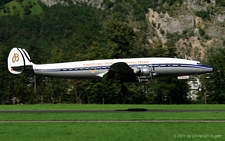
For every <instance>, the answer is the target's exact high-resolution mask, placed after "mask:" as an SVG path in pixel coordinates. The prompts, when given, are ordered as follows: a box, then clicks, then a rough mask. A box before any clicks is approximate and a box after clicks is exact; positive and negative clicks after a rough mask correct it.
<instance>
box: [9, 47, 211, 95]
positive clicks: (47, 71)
mask: <svg viewBox="0 0 225 141" xmlns="http://www.w3.org/2000/svg"><path fill="white" fill-rule="evenodd" d="M8 70H9V72H10V73H12V74H21V73H29V74H34V75H40V76H46V77H55V78H69V79H97V80H101V79H102V80H110V79H117V80H119V81H120V82H121V83H122V85H121V89H120V92H121V93H122V94H126V93H127V87H126V86H124V84H123V83H124V82H132V81H134V82H135V81H136V82H145V81H147V82H149V81H151V80H152V78H153V77H161V76H177V77H179V76H189V75H199V74H204V73H210V72H213V67H212V66H208V65H204V64H201V63H200V62H199V61H193V60H187V59H178V58H165V57H164V58H163V57H149V58H126V59H105V60H88V61H78V62H66V63H53V64H34V63H33V61H32V59H31V57H30V55H29V54H28V52H27V51H26V50H25V49H22V48H13V49H12V50H11V51H10V53H9V56H8Z"/></svg>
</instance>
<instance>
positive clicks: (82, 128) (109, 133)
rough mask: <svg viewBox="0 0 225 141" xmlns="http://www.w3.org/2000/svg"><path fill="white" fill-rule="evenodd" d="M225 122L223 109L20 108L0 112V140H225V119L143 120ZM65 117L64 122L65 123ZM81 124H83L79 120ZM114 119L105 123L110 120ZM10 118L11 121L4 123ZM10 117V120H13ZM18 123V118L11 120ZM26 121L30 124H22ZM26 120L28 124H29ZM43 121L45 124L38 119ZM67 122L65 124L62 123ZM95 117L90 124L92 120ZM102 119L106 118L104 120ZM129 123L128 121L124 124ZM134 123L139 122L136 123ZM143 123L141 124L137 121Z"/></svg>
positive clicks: (79, 106) (65, 105)
mask: <svg viewBox="0 0 225 141" xmlns="http://www.w3.org/2000/svg"><path fill="white" fill-rule="evenodd" d="M138 108H140V109H143V108H145V109H148V110H224V109H225V105H76V104H55V105H50V104H44V105H0V111H4V110H21V111H23V110H34V111H35V110H126V109H138ZM202 119H205V120H214V121H216V120H225V112H213V111H201V112H122V111H117V112H91V113H89V112H62V113H61V112H59V113H58V112H46V113H42V112H32V113H26V112H18V113H10V112H9V113H7V112H1V113H0V127H1V128H0V141H2V140H10V141H11V140H16V141H18V140H21V141H22V140H23V141H24V140H29V141H30V140H46V141H49V140H54V141H55V140H85V141H86V140H87V141H89V140H100V141H103V140H104V141H105V140H113V141H114V140H121V141H124V140H129V141H130V140H135V141H137V140H138V141H139V140H140V141H151V140H154V141H156V140H157V141H159V140H161V141H168V140H169V141H170V140H171V141H173V140H177V141H183V140H197V141H198V140H201V141H202V140H217V141H220V140H225V133H224V131H225V122H179V121H178V122H166V121H163V122H158V123H154V122H145V120H159V121H160V120H199V121H200V120H202ZM64 120H66V121H64ZM80 120H81V121H82V122H79V121H80ZM108 120H109V121H114V122H107V121H108ZM5 121H8V122H5ZM11 121H12V122H11ZM13 121H17V122H13ZM24 121H26V122H24ZM27 121H28V122H27ZM39 121H42V122H39ZM59 121H63V122H59ZM71 121H76V122H71ZM89 121H91V122H89ZM93 121H97V122H93ZM102 121H104V122H102ZM126 121H127V122H126ZM133 121H135V122H133ZM138 121H142V122H138Z"/></svg>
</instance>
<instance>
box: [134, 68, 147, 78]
mask: <svg viewBox="0 0 225 141" xmlns="http://www.w3.org/2000/svg"><path fill="white" fill-rule="evenodd" d="M133 70H134V74H136V75H137V76H149V75H151V68H150V67H147V66H146V67H136V68H133Z"/></svg>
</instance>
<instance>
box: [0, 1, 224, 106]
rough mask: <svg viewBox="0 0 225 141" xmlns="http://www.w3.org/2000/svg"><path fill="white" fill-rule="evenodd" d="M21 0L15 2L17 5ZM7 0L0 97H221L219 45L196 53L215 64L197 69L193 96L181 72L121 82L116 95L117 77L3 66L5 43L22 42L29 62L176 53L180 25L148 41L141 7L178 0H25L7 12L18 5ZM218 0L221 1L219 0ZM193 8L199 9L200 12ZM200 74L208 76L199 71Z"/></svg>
mask: <svg viewBox="0 0 225 141" xmlns="http://www.w3.org/2000/svg"><path fill="white" fill-rule="evenodd" d="M24 1H25V0H24ZM24 1H16V2H18V3H20V4H21V5H23V4H24V3H23V2H24ZM8 2H9V1H7V0H5V1H4V2H2V3H0V5H2V6H1V8H0V9H1V13H3V14H2V16H1V17H0V79H1V80H0V103H2V104H11V103H13V104H16V103H17V104H18V103H29V104H33V103H99V104H101V103H102V104H116V103H132V104H188V103H225V89H224V88H223V85H224V83H225V81H224V80H225V79H224V72H223V71H224V70H225V69H223V68H224V67H225V66H224V64H223V62H224V59H225V58H224V54H225V49H223V48H211V49H208V50H207V52H208V53H207V54H206V55H205V57H204V60H201V61H204V62H205V63H207V64H209V65H214V66H215V72H214V73H212V74H211V75H210V76H209V75H207V76H206V75H203V76H200V78H201V79H200V80H201V91H200V90H199V91H198V90H197V91H196V94H197V95H198V97H197V99H194V100H193V99H191V98H190V86H189V85H188V80H178V79H177V78H174V77H166V78H155V79H154V80H153V82H151V83H125V85H126V86H127V87H128V88H129V91H128V93H127V94H126V95H124V94H121V93H120V92H119V87H120V83H119V82H117V81H113V82H98V81H90V80H76V79H56V78H47V77H39V76H32V75H27V74H22V75H17V76H15V75H12V74H10V73H9V72H8V68H7V57H8V53H9V52H10V50H11V49H12V48H13V47H19V48H25V49H26V50H27V51H28V52H29V53H30V56H31V58H32V60H33V62H34V63H37V64H38V63H56V62H69V61H80V60H92V59H108V58H130V57H174V56H177V57H179V56H180V54H178V51H177V47H176V41H177V39H176V38H181V35H184V34H185V32H183V33H182V34H181V35H178V34H169V33H168V35H170V37H171V38H169V37H168V38H169V40H168V41H167V42H166V43H163V42H161V41H157V42H155V43H154V45H152V44H151V43H149V42H148V40H147V39H148V38H149V37H148V36H150V35H152V34H155V33H154V31H152V30H151V29H150V28H149V23H148V22H147V21H146V13H147V12H148V8H153V9H155V10H157V7H159V6H162V4H163V3H167V4H168V5H169V6H172V5H174V4H176V3H182V1H180V0H167V1H166V0H162V2H161V3H158V2H157V1H155V0H148V1H145V0H142V1H139V2H134V1H133V0H117V1H116V2H111V1H110V0H104V6H103V7H104V8H96V7H94V6H92V5H90V4H86V3H83V2H78V3H76V4H73V3H72V1H69V0H68V1H67V2H68V4H55V5H52V6H46V5H45V4H43V3H42V2H40V1H33V2H29V3H28V4H27V5H24V6H22V7H23V12H18V11H17V14H10V13H11V12H12V9H14V10H16V9H17V10H18V8H17V6H14V7H13V6H12V7H13V8H12V9H10V8H7V6H5V5H7V4H8ZM14 2H15V1H14ZM218 3H219V4H220V6H224V3H223V1H218ZM35 6H40V8H41V9H38V10H39V12H37V11H36V12H34V10H33V9H32V8H34V7H35ZM4 9H6V10H4ZM10 10H11V11H10ZM36 10H37V9H36ZM40 11H41V12H40ZM7 13H8V14H7ZM18 13H19V14H18ZM36 13H39V14H36ZM197 14H199V16H200V17H201V16H202V15H203V14H204V13H203V14H202V13H197ZM205 20H209V19H207V18H205ZM161 32H162V33H163V32H164V31H161ZM202 32H203V31H202ZM186 33H187V31H186ZM164 34H165V33H164ZM185 38H187V37H185ZM208 38H210V37H208ZM204 40H205V38H204ZM208 77H210V80H209V79H206V78H208Z"/></svg>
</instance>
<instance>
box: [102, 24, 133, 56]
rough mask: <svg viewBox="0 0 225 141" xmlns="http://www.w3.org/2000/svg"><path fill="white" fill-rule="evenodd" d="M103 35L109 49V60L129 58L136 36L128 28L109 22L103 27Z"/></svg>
mask: <svg viewBox="0 0 225 141" xmlns="http://www.w3.org/2000/svg"><path fill="white" fill-rule="evenodd" d="M103 35H104V39H105V41H106V42H107V43H108V45H109V46H110V47H111V50H110V51H111V52H110V53H111V54H110V57H111V58H126V57H131V52H132V49H133V47H134V43H135V37H136V35H135V33H134V30H133V29H132V28H131V27H130V26H128V25H127V24H124V23H119V22H116V21H112V20H109V21H108V22H107V24H106V25H105V28H104V31H103Z"/></svg>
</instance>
